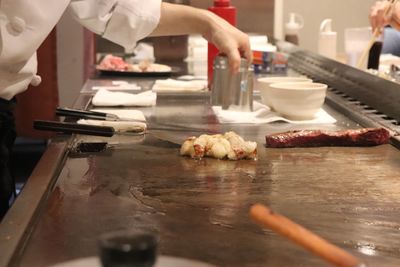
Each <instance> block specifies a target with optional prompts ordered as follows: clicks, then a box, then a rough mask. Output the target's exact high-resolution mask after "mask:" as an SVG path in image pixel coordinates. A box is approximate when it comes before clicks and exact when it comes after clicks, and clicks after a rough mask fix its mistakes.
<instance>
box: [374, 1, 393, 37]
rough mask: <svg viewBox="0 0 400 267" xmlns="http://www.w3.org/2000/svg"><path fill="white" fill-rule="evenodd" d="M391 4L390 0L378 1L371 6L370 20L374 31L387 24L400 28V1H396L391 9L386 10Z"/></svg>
mask: <svg viewBox="0 0 400 267" xmlns="http://www.w3.org/2000/svg"><path fill="white" fill-rule="evenodd" d="M389 6H390V3H389V1H377V2H375V4H374V5H373V6H372V7H371V10H370V13H369V21H370V24H371V26H372V30H373V31H374V30H375V29H376V28H378V29H381V28H383V27H384V26H386V25H391V26H392V27H393V28H395V29H397V30H400V3H398V2H397V1H396V2H395V4H394V6H393V8H392V9H391V11H390V12H386V11H387V10H388V8H389Z"/></svg>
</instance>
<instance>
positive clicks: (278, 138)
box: [265, 128, 390, 148]
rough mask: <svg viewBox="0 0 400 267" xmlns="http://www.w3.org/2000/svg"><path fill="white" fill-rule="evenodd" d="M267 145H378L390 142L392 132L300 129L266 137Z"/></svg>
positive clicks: (378, 130) (379, 130)
mask: <svg viewBox="0 0 400 267" xmlns="http://www.w3.org/2000/svg"><path fill="white" fill-rule="evenodd" d="M265 139H266V146H267V147H276V148H281V147H318V146H376V145H382V144H387V143H389V139H390V133H389V132H388V131H387V130H386V129H383V128H366V129H357V130H344V131H336V132H329V131H320V130H300V131H289V132H285V133H278V134H271V135H267V136H266V137H265Z"/></svg>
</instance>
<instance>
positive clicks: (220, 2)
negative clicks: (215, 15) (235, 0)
mask: <svg viewBox="0 0 400 267" xmlns="http://www.w3.org/2000/svg"><path fill="white" fill-rule="evenodd" d="M230 4H231V1H230V0H214V6H218V7H224V6H229V5H230Z"/></svg>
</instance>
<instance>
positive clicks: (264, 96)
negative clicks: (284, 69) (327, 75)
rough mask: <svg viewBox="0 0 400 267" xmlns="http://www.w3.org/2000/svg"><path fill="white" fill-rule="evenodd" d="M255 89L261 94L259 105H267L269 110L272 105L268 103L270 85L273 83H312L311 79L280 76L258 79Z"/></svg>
mask: <svg viewBox="0 0 400 267" xmlns="http://www.w3.org/2000/svg"><path fill="white" fill-rule="evenodd" d="M257 82H258V84H257V88H258V90H260V94H261V103H263V104H264V105H267V106H268V107H270V108H273V107H272V103H271V101H270V85H271V84H273V83H285V82H312V80H311V79H308V78H306V77H289V76H282V77H264V78H259V79H258V80H257Z"/></svg>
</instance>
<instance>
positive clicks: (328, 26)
mask: <svg viewBox="0 0 400 267" xmlns="http://www.w3.org/2000/svg"><path fill="white" fill-rule="evenodd" d="M336 44H337V33H336V32H334V31H332V19H325V20H323V21H322V22H321V25H320V28H319V38H318V53H319V54H321V55H323V56H326V57H329V58H332V59H336Z"/></svg>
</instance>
